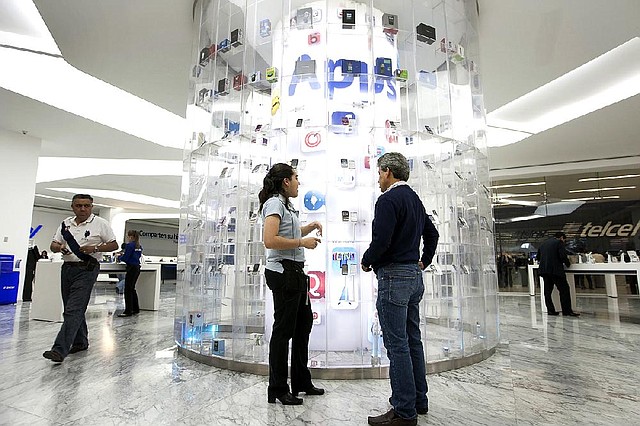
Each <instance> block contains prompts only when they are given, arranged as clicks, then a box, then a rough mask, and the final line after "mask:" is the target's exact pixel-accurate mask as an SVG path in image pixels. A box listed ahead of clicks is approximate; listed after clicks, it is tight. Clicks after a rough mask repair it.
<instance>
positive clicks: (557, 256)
mask: <svg viewBox="0 0 640 426" xmlns="http://www.w3.org/2000/svg"><path fill="white" fill-rule="evenodd" d="M565 239H566V235H565V234H564V232H556V233H555V234H554V236H553V238H549V239H548V240H547V241H545V242H543V243H542V244H541V245H540V248H539V249H538V257H537V258H538V262H539V263H540V269H539V273H540V276H541V277H542V278H543V279H544V301H545V303H546V305H547V315H558V312H557V311H556V308H555V306H553V300H552V299H551V292H553V286H554V285H555V286H556V287H558V292H560V304H561V305H562V315H564V316H570V317H577V316H580V314H579V313H577V312H573V309H572V308H571V295H570V293H569V283H567V276H566V275H565V272H564V267H565V266H566V267H567V268H568V267H569V266H571V262H569V257H567V251H566V249H565V247H564V241H565Z"/></svg>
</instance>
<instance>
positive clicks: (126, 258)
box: [118, 230, 142, 317]
mask: <svg viewBox="0 0 640 426" xmlns="http://www.w3.org/2000/svg"><path fill="white" fill-rule="evenodd" d="M127 239H128V240H129V241H127V244H125V246H124V253H123V254H122V255H121V256H119V257H118V261H119V262H124V263H126V264H127V272H126V274H125V277H124V311H123V312H122V313H121V314H118V316H119V317H130V316H131V315H138V314H139V313H140V305H139V304H138V293H136V282H138V277H139V276H140V257H141V256H142V246H141V245H140V234H139V233H138V231H134V230H129V231H128V232H127Z"/></svg>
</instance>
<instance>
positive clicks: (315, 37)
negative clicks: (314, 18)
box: [307, 33, 320, 45]
mask: <svg viewBox="0 0 640 426" xmlns="http://www.w3.org/2000/svg"><path fill="white" fill-rule="evenodd" d="M307 41H308V42H309V44H310V45H311V44H318V43H320V33H311V34H309V38H308V39H307Z"/></svg>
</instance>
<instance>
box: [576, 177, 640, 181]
mask: <svg viewBox="0 0 640 426" xmlns="http://www.w3.org/2000/svg"><path fill="white" fill-rule="evenodd" d="M636 177H640V175H618V176H605V177H595V178H582V179H578V182H593V181H596V180H613V179H627V178H636Z"/></svg>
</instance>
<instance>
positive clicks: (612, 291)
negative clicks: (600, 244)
mask: <svg viewBox="0 0 640 426" xmlns="http://www.w3.org/2000/svg"><path fill="white" fill-rule="evenodd" d="M538 266H539V265H529V268H528V269H529V271H528V272H529V274H528V275H529V294H530V295H531V296H535V295H536V286H535V279H534V273H533V271H534V270H536V269H538ZM565 273H566V274H567V282H568V283H569V289H570V290H571V305H572V307H573V308H575V298H576V296H575V294H576V285H575V279H574V278H575V275H576V274H582V275H604V280H605V284H606V289H607V296H609V297H618V288H617V287H616V275H635V276H636V277H637V278H638V280H639V281H638V282H640V263H576V264H573V265H571V266H570V267H569V268H566V269H565ZM551 297H552V298H553V303H554V304H555V305H556V308H557V307H558V306H560V305H559V303H560V296H559V294H558V291H557V290H554V292H553V293H552V295H551ZM540 300H541V301H542V312H546V311H547V307H546V305H545V304H544V279H543V278H542V277H540Z"/></svg>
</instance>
